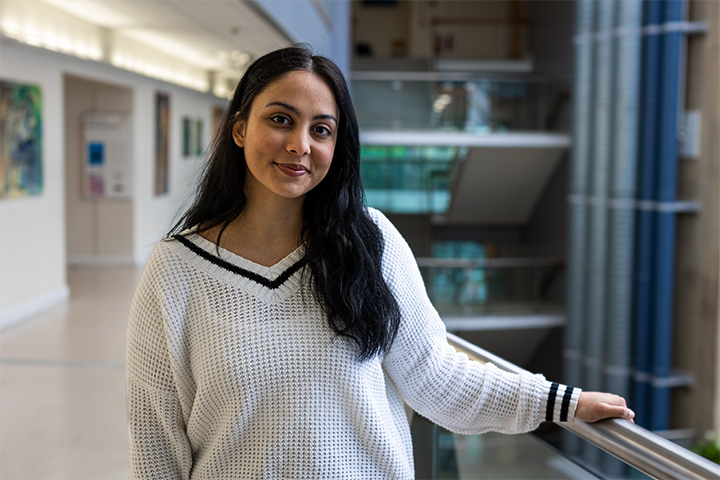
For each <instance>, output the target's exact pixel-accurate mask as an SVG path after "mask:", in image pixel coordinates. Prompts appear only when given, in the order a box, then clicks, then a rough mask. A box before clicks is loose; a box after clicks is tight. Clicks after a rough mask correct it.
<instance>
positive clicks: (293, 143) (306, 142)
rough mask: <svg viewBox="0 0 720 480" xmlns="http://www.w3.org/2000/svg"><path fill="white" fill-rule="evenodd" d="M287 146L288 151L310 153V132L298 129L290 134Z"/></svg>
mask: <svg viewBox="0 0 720 480" xmlns="http://www.w3.org/2000/svg"><path fill="white" fill-rule="evenodd" d="M286 148H287V151H288V152H290V153H292V154H293V155H297V156H301V155H308V154H310V138H309V134H308V133H307V132H304V131H302V130H299V129H298V131H296V132H294V133H293V134H292V135H290V138H289V139H288V143H287V147H286Z"/></svg>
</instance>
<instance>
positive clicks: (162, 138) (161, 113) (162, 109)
mask: <svg viewBox="0 0 720 480" xmlns="http://www.w3.org/2000/svg"><path fill="white" fill-rule="evenodd" d="M169 136H170V96H169V95H168V94H167V93H162V92H158V93H156V94H155V195H164V194H166V193H168V184H169V181H168V180H169V171H168V170H169V168H170V158H169V157H170V155H169V152H168V149H169V144H170V139H169Z"/></svg>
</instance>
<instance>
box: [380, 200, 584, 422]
mask: <svg viewBox="0 0 720 480" xmlns="http://www.w3.org/2000/svg"><path fill="white" fill-rule="evenodd" d="M370 213H371V216H372V217H373V218H374V219H375V221H376V222H377V224H378V226H379V227H380V230H381V231H382V232H383V237H384V240H385V250H384V253H383V274H384V276H385V280H386V281H387V282H388V285H389V287H390V289H391V290H392V292H393V294H394V295H395V298H396V300H397V302H398V304H399V306H400V312H401V315H402V321H401V326H400V329H399V330H398V334H397V336H396V338H395V341H394V342H393V345H392V347H391V348H390V350H389V351H388V352H387V354H386V355H385V358H384V367H385V369H386V371H387V373H388V375H389V376H390V378H391V379H392V381H393V383H394V384H395V385H396V387H397V388H398V390H399V391H400V394H401V395H402V396H403V399H404V400H405V402H406V403H407V404H408V405H409V406H410V407H411V408H413V409H414V410H415V411H416V412H418V413H419V414H420V415H423V416H424V417H427V418H428V419H429V420H431V421H433V422H435V423H437V424H438V425H441V426H443V427H445V428H447V429H448V430H450V431H453V432H456V433H464V434H477V433H483V432H486V431H497V432H501V433H523V432H528V431H532V430H534V429H536V428H537V427H538V426H539V424H540V423H541V422H542V421H545V420H549V421H572V420H573V419H574V417H575V409H576V407H577V401H578V397H579V395H580V390H579V389H573V388H570V387H566V386H565V385H560V384H557V383H551V382H549V381H547V380H546V379H545V377H543V376H542V375H533V374H531V373H529V372H524V373H522V374H514V373H509V372H506V371H504V370H501V369H499V368H497V367H496V366H495V365H493V364H490V363H488V364H481V363H480V362H475V361H472V360H470V359H469V358H468V357H467V355H465V354H463V353H460V352H457V351H456V350H455V349H454V348H453V347H452V346H451V345H449V344H448V343H447V338H446V330H445V325H444V323H443V322H442V320H441V319H440V316H439V315H438V313H437V311H436V310H435V308H434V307H433V305H432V304H431V302H430V299H429V298H428V295H427V292H426V290H425V286H424V283H423V280H422V277H421V275H420V271H419V269H418V267H417V263H416V261H415V258H414V256H413V254H412V251H411V250H410V248H409V246H408V245H407V243H406V242H405V240H404V239H403V238H402V236H401V235H400V233H399V232H398V231H397V230H396V229H395V227H394V226H393V225H392V224H391V223H390V222H389V221H388V220H387V218H385V217H384V216H383V215H382V214H381V213H379V212H377V211H374V210H371V212H370Z"/></svg>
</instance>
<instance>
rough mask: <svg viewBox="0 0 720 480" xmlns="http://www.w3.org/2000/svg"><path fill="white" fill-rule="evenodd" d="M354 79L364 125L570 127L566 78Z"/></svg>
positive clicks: (481, 129) (389, 127)
mask: <svg viewBox="0 0 720 480" xmlns="http://www.w3.org/2000/svg"><path fill="white" fill-rule="evenodd" d="M350 83H351V88H352V93H353V98H354V105H355V110H356V114H357V117H358V123H359V125H360V128H361V129H376V130H448V131H466V132H473V133H490V132H508V131H537V130H569V119H570V84H569V83H567V82H540V81H528V80H491V79H476V80H462V81H430V80H426V81H420V80H358V79H354V80H352V81H351V82H350Z"/></svg>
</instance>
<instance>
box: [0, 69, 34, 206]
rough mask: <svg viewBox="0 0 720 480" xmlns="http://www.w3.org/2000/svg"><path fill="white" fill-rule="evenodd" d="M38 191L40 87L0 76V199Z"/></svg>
mask: <svg viewBox="0 0 720 480" xmlns="http://www.w3.org/2000/svg"><path fill="white" fill-rule="evenodd" d="M42 191H43V164H42V91H41V88H40V86H38V85H32V84H24V83H15V82H11V81H7V80H0V199H7V198H17V197H25V196H29V195H40V194H41V193H42Z"/></svg>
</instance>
